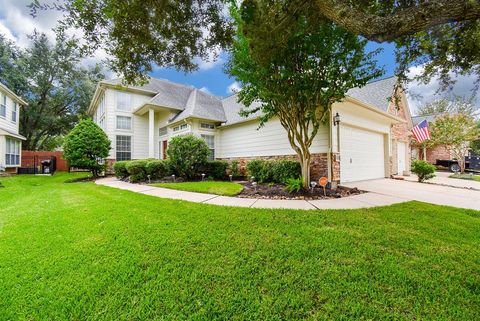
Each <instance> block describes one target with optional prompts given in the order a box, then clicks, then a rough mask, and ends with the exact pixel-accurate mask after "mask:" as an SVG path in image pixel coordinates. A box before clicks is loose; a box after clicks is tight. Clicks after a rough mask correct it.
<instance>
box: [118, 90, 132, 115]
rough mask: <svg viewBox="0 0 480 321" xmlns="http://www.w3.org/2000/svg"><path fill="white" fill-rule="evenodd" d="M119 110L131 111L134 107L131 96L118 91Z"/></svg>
mask: <svg viewBox="0 0 480 321" xmlns="http://www.w3.org/2000/svg"><path fill="white" fill-rule="evenodd" d="M116 93H117V110H121V111H131V110H132V107H131V104H130V98H131V97H130V94H128V93H125V92H121V91H117V92H116Z"/></svg>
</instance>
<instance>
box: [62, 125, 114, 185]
mask: <svg viewBox="0 0 480 321" xmlns="http://www.w3.org/2000/svg"><path fill="white" fill-rule="evenodd" d="M109 151H110V140H109V139H108V137H107V135H106V134H105V132H104V131H103V130H102V129H101V128H100V127H98V125H97V124H95V123H94V122H93V121H92V120H91V119H84V120H81V121H80V122H79V123H78V124H77V125H76V126H75V128H73V129H72V131H71V132H70V133H69V134H68V135H67V136H66V137H65V141H64V144H63V156H64V157H65V159H66V160H67V161H68V163H69V164H70V166H72V167H77V168H82V169H88V170H89V171H90V172H92V175H93V177H98V175H99V174H100V173H101V172H102V171H103V170H104V169H105V165H104V164H103V162H104V160H105V158H107V157H108V153H109Z"/></svg>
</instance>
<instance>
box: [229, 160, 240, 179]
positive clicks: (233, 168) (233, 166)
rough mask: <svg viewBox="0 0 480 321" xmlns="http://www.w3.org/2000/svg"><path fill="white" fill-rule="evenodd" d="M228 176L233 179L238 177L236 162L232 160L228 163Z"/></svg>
mask: <svg viewBox="0 0 480 321" xmlns="http://www.w3.org/2000/svg"><path fill="white" fill-rule="evenodd" d="M229 174H230V175H232V176H233V178H237V177H240V168H239V166H238V161H236V160H234V161H232V162H231V163H230V166H229Z"/></svg>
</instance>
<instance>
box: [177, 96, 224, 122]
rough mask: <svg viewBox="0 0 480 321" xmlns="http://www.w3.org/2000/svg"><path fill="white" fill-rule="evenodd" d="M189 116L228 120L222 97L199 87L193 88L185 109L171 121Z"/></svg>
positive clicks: (219, 120) (220, 120)
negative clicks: (212, 94)
mask: <svg viewBox="0 0 480 321" xmlns="http://www.w3.org/2000/svg"><path fill="white" fill-rule="evenodd" d="M188 117H194V118H200V119H208V120H213V121H216V122H220V123H224V122H226V121H227V118H226V117H225V112H224V110H223V106H222V102H221V101H220V99H218V98H217V97H214V96H211V95H209V94H207V93H205V92H203V91H201V90H199V89H194V90H192V92H191V93H190V96H189V97H188V101H187V104H186V106H185V109H184V110H183V111H182V112H181V113H179V114H178V115H176V116H175V117H173V118H172V119H171V120H170V122H174V121H180V120H183V119H186V118H188Z"/></svg>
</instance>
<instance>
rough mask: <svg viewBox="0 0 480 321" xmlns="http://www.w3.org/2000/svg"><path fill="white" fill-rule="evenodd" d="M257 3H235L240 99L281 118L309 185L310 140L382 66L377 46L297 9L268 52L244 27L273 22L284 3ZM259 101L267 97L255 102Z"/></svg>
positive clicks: (234, 67)
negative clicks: (268, 18) (368, 48)
mask: <svg viewBox="0 0 480 321" xmlns="http://www.w3.org/2000/svg"><path fill="white" fill-rule="evenodd" d="M257 9H261V10H252V8H251V7H249V6H242V8H241V9H240V10H237V9H236V8H233V9H232V15H233V16H234V17H235V20H236V22H237V26H238V29H237V37H236V41H235V43H234V49H233V52H232V57H231V60H230V62H229V64H228V70H229V72H230V73H231V74H232V75H233V76H235V77H236V78H237V80H238V81H239V82H240V83H241V84H242V89H241V91H240V92H239V99H240V101H241V102H243V103H244V104H245V105H246V106H256V107H248V108H246V109H244V110H243V114H245V115H248V114H253V113H257V112H260V113H261V115H262V116H261V124H264V123H265V122H267V121H269V120H270V119H272V118H274V117H277V118H278V119H279V121H280V123H281V125H282V126H283V127H284V129H285V130H286V132H287V135H288V140H289V142H290V145H291V147H292V148H293V150H294V151H295V152H296V153H297V155H298V158H299V160H300V163H301V167H302V177H303V179H304V186H305V187H308V185H309V182H310V163H311V153H310V146H311V145H312V142H313V140H314V138H315V136H316V134H317V132H318V130H319V128H320V126H321V125H322V123H323V124H325V125H326V126H329V117H328V116H329V112H330V110H331V106H332V104H333V103H335V102H338V101H341V100H342V99H343V98H344V97H345V94H346V92H347V91H348V90H349V89H350V88H353V87H358V86H360V87H361V86H363V85H365V84H366V83H367V82H368V81H369V80H371V79H373V78H376V77H378V76H380V75H381V73H382V71H381V70H379V69H377V68H376V64H375V61H374V60H373V59H372V58H373V56H374V55H375V53H376V52H371V53H366V52H365V45H366V41H365V40H361V39H359V38H358V37H357V36H355V35H353V34H351V33H349V32H348V31H346V30H345V29H343V28H342V27H339V26H337V25H335V24H333V23H331V22H330V21H328V20H325V19H323V18H322V17H321V16H319V15H318V14H316V13H315V12H311V11H299V12H297V19H296V20H295V21H293V22H292V23H291V24H289V26H288V28H289V30H288V31H289V34H290V35H291V36H290V38H289V39H288V41H287V42H286V43H284V44H282V45H279V46H277V47H276V48H275V50H273V51H270V52H269V54H268V55H266V54H265V48H264V47H260V46H252V44H251V38H249V37H248V34H249V33H248V32H245V30H244V28H246V27H247V26H248V28H268V27H269V25H265V24H264V23H263V22H264V15H274V14H275V13H274V11H276V10H281V8H279V7H275V6H270V5H269V4H268V3H264V6H263V7H262V8H257ZM256 101H257V102H261V103H260V104H259V105H258V104H254V105H252V103H254V102H256Z"/></svg>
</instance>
